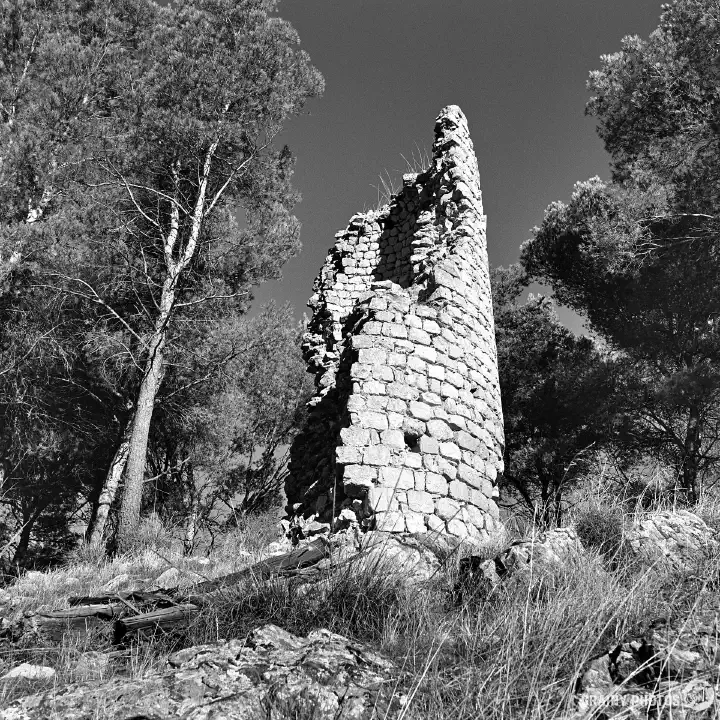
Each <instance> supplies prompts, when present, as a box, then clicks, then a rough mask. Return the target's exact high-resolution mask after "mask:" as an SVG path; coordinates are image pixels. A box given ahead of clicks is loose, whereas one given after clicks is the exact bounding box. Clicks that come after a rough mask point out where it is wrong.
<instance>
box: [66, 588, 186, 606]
mask: <svg viewBox="0 0 720 720" xmlns="http://www.w3.org/2000/svg"><path fill="white" fill-rule="evenodd" d="M174 592H175V591H174V590H158V591H155V592H148V591H145V590H128V591H126V592H120V593H108V594H107V595H85V596H83V595H78V596H73V597H71V598H70V600H69V602H70V606H71V607H75V606H78V605H82V606H85V605H110V604H112V603H116V602H117V601H118V600H120V601H129V602H131V603H134V604H138V605H142V604H144V603H151V602H158V601H162V602H167V604H168V605H172V604H173V602H174V601H173V599H172V597H171V596H172V594H173V593H174Z"/></svg>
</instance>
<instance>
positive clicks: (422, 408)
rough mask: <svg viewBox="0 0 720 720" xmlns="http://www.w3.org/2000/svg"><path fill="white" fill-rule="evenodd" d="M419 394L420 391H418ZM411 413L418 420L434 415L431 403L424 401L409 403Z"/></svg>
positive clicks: (428, 418) (427, 418) (430, 417)
mask: <svg viewBox="0 0 720 720" xmlns="http://www.w3.org/2000/svg"><path fill="white" fill-rule="evenodd" d="M418 394H419V393H418ZM408 408H409V410H410V415H412V416H413V417H415V418H417V419H418V420H430V419H432V417H433V411H432V408H431V407H430V405H428V404H427V403H424V402H417V401H415V402H411V403H410V404H409V405H408Z"/></svg>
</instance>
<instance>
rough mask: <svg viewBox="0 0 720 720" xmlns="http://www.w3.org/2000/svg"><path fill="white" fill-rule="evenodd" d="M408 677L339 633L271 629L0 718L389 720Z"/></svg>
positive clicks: (32, 700)
mask: <svg viewBox="0 0 720 720" xmlns="http://www.w3.org/2000/svg"><path fill="white" fill-rule="evenodd" d="M402 679H403V678H402V674H401V672H400V670H399V669H398V668H397V667H396V666H395V665H394V664H393V663H392V662H391V661H389V660H388V659H386V658H385V657H383V656H382V655H380V654H379V653H377V652H375V651H374V650H371V649H370V648H368V647H366V646H364V645H361V644H359V643H355V642H352V641H350V640H347V639H346V638H344V637H342V636H341V635H335V634H333V633H331V632H329V631H327V630H317V631H315V632H312V633H310V635H308V637H306V638H301V637H297V636H295V635H292V634H291V633H289V632H286V631H285V630H282V629H281V628H279V627H276V626H274V625H265V626H264V627H262V628H259V629H257V630H255V631H254V632H252V633H251V634H250V636H249V637H248V638H247V640H246V641H242V640H230V641H223V642H219V643H213V644H209V645H198V646H195V647H191V648H187V649H185V650H180V651H179V652H176V653H175V654H174V655H171V656H170V658H169V662H168V667H167V669H166V671H164V672H155V673H151V674H148V675H146V676H145V677H143V678H139V679H134V680H133V679H129V678H120V677H115V678H110V679H106V680H103V681H101V682H82V683H74V684H71V685H67V686H65V687H62V688H58V689H56V690H55V691H53V692H46V693H40V694H35V695H31V696H26V697H23V698H19V699H17V700H15V701H14V702H12V703H11V704H10V705H9V706H7V707H6V708H5V709H3V710H0V720H46V718H48V717H51V716H52V717H62V718H63V720H91V718H96V717H98V710H99V709H100V708H102V716H103V717H104V718H107V720H120V719H121V718H122V719H123V720H125V719H127V718H130V717H138V718H140V717H143V718H153V719H154V720H171V719H173V720H178V719H180V718H182V719H184V720H190V719H191V718H192V719H193V720H199V718H218V719H219V718H223V719H225V720H256V719H257V718H278V720H279V719H280V718H291V717H292V718H295V717H297V718H300V717H307V718H310V717H312V718H314V720H336V719H337V718H343V720H366V719H367V720H370V718H377V717H381V718H387V720H391V719H393V718H398V717H399V716H400V715H401V713H402V707H403V704H404V703H405V702H406V700H407V698H406V697H405V696H404V695H403V694H402V686H401V681H402ZM399 684H400V686H399Z"/></svg>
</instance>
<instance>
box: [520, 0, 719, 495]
mask: <svg viewBox="0 0 720 720" xmlns="http://www.w3.org/2000/svg"><path fill="white" fill-rule="evenodd" d="M719 52H720V9H719V8H718V6H717V3H712V2H707V1H706V0H705V1H701V0H678V1H677V2H674V3H672V4H670V5H668V6H666V7H665V9H664V12H663V14H662V17H661V22H660V26H659V28H658V29H657V30H656V31H654V32H653V33H652V35H651V36H650V38H649V39H648V40H646V41H643V40H641V39H640V38H638V37H627V38H625V39H624V40H623V48H622V50H621V51H620V52H618V53H615V54H613V55H607V56H604V57H603V65H602V68H601V69H600V70H598V71H596V72H593V73H592V74H591V78H590V82H589V87H590V90H591V91H592V92H594V93H595V95H594V97H593V98H592V99H591V100H590V102H589V103H588V107H587V109H588V113H589V114H591V115H594V116H595V117H597V119H598V131H599V134H600V136H601V138H602V139H603V141H604V143H605V147H606V149H607V150H608V152H609V153H610V155H611V158H612V170H613V174H612V180H611V181H610V182H608V183H606V182H603V181H601V180H600V179H599V178H593V179H591V180H589V181H586V182H580V183H578V184H577V185H576V186H575V190H574V192H573V195H572V198H571V200H570V202H569V203H568V204H565V203H561V202H556V203H553V204H552V205H550V207H548V209H547V210H546V212H545V217H544V219H543V222H542V224H541V225H540V227H538V228H535V230H534V232H533V238H532V239H531V240H529V241H528V242H527V243H526V244H525V245H524V246H523V248H522V253H521V262H522V264H523V267H524V269H525V270H526V271H527V272H528V274H529V275H530V276H531V277H532V278H536V279H541V280H544V281H546V282H548V283H549V284H550V285H551V286H552V288H553V291H554V293H555V297H556V298H557V299H558V300H559V301H560V302H562V303H565V304H567V305H569V306H570V307H572V308H573V309H575V310H577V311H578V312H580V313H582V314H583V315H585V316H586V317H587V319H588V321H589V324H590V327H591V328H592V329H593V330H594V331H595V332H596V333H598V335H600V336H601V337H603V338H604V339H605V341H606V342H607V343H608V345H609V347H611V348H612V349H614V350H615V351H617V352H618V353H619V354H620V356H622V357H624V358H625V359H626V360H627V364H628V367H629V368H630V367H631V368H632V371H633V375H634V379H628V383H627V388H628V393H629V394H630V395H631V396H632V398H633V403H632V405H634V407H635V408H636V410H637V412H635V413H633V415H634V417H631V416H630V415H628V416H627V417H626V423H625V424H626V431H627V432H626V439H627V441H628V442H629V443H631V444H632V445H634V446H635V447H636V448H637V449H638V450H644V451H646V452H652V453H655V454H658V455H660V456H661V457H662V458H663V459H664V460H666V461H669V462H670V463H671V464H673V465H674V467H675V468H676V471H677V473H678V477H679V486H680V488H681V490H682V492H683V493H684V495H685V496H686V497H687V499H688V500H693V499H695V498H696V497H697V495H698V493H699V492H700V490H701V487H700V483H701V481H702V479H703V475H704V474H705V472H706V471H707V470H708V468H710V467H711V466H712V465H713V464H716V463H717V460H718V455H717V447H716V445H717V440H718V435H717V420H718V411H717V406H718V398H719V393H720V372H719V371H718V367H719V365H720V335H719V334H718V318H719V317H720V285H719V284H718V282H717V274H718V272H717V271H718V259H719V258H720V242H719V241H718V229H720V226H718V217H720V216H719V214H718V212H719V211H720V207H719V206H718V202H719V201H720V196H719V195H718V190H719V189H720V175H718V162H717V160H718V149H719V145H718V140H719V139H720V136H718V128H720V124H719V123H720V115H719V114H718V113H720V104H719V102H718V101H719V96H718V92H719V90H718V83H717V78H718V53H719Z"/></svg>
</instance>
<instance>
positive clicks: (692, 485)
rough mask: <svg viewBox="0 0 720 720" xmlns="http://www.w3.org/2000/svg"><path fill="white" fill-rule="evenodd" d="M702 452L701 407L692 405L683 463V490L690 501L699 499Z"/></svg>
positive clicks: (686, 432)
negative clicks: (698, 486) (698, 488)
mask: <svg viewBox="0 0 720 720" xmlns="http://www.w3.org/2000/svg"><path fill="white" fill-rule="evenodd" d="M699 454H700V408H699V406H698V404H697V403H692V404H691V405H690V415H689V417H688V424H687V429H686V431H685V447H684V452H683V463H682V484H683V492H684V493H685V498H686V500H687V502H688V503H694V502H696V501H697V474H698V455H699Z"/></svg>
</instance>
